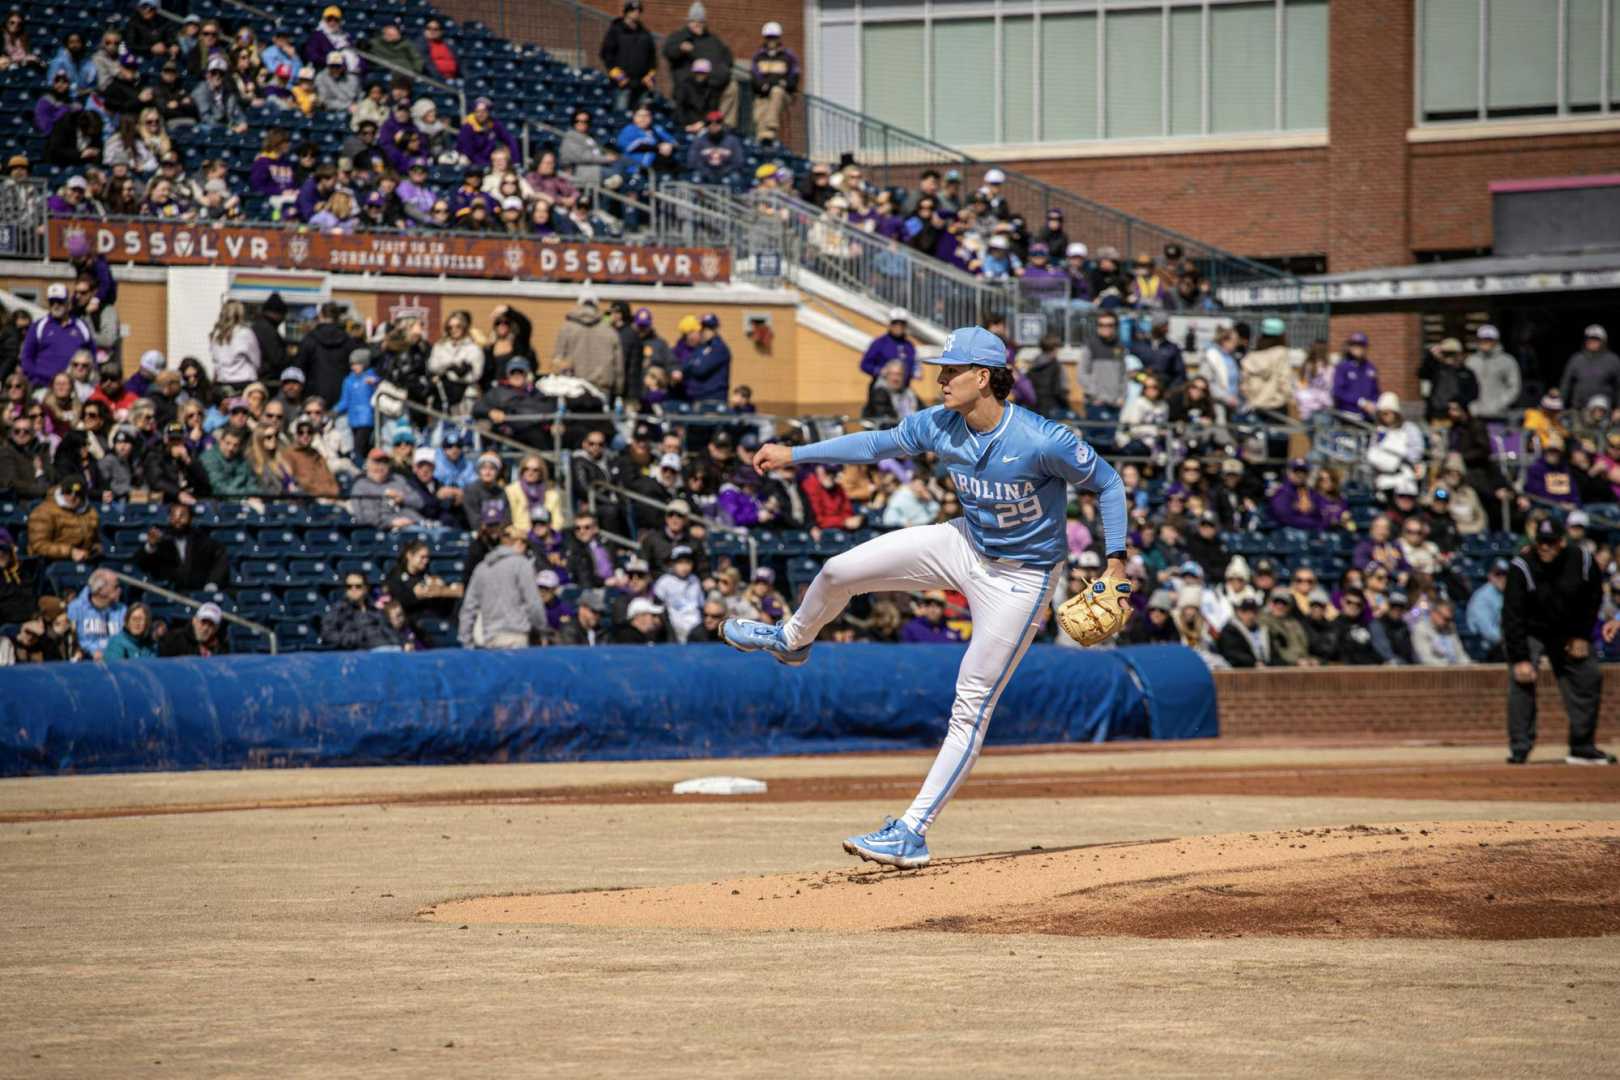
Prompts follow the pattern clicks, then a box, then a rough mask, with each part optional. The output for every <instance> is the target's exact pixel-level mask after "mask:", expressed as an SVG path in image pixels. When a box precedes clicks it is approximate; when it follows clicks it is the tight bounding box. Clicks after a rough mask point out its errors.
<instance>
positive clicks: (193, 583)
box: [135, 531, 231, 593]
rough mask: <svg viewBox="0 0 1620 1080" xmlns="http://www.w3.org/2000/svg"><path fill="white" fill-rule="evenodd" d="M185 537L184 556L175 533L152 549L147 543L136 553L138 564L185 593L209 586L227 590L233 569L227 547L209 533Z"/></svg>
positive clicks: (154, 577) (159, 579)
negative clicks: (227, 583) (148, 547)
mask: <svg viewBox="0 0 1620 1080" xmlns="http://www.w3.org/2000/svg"><path fill="white" fill-rule="evenodd" d="M184 540H185V542H186V551H185V554H184V555H182V554H181V553H180V545H179V544H178V543H176V537H175V535H174V534H173V533H171V534H169V535H168V536H165V537H163V538H162V539H161V540H159V541H158V542H157V544H156V545H155V546H154V547H153V548H152V550H150V551H148V550H147V549H146V545H144V544H143V545H141V549H140V550H139V551H137V552H136V553H135V565H136V566H138V567H140V568H141V572H142V573H143V574H146V575H147V576H148V577H150V578H152V579H154V580H156V581H160V582H162V583H164V584H166V585H169V586H171V587H173V588H175V589H178V590H180V591H181V592H188V593H189V592H196V591H198V590H199V589H202V588H203V587H204V586H205V585H213V586H216V587H217V588H221V589H223V588H224V587H225V585H226V582H227V581H228V579H229V578H230V571H231V565H230V556H229V555H228V554H227V553H226V551H225V546H224V545H223V544H221V543H219V541H217V540H214V539H212V538H211V537H210V536H209V535H208V534H207V533H205V532H198V531H191V532H188V533H186V534H185V536H184Z"/></svg>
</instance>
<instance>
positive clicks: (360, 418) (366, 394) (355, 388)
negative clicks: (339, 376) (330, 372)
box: [332, 368, 380, 428]
mask: <svg viewBox="0 0 1620 1080" xmlns="http://www.w3.org/2000/svg"><path fill="white" fill-rule="evenodd" d="M379 381H380V380H379V379H378V378H377V373H376V372H375V371H373V370H371V369H370V368H366V370H364V371H361V372H353V371H351V372H349V374H348V375H346V376H344V378H343V390H342V392H341V393H339V394H338V398H337V401H336V402H334V403H333V405H332V413H333V415H335V416H347V417H348V418H349V427H350V428H368V427H374V426H375V425H376V423H377V415H376V412H375V411H374V410H373V409H372V407H371V397H372V395H373V394H374V393H376V390H377V383H378V382H379Z"/></svg>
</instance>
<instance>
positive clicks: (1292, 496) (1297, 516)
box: [1271, 458, 1327, 532]
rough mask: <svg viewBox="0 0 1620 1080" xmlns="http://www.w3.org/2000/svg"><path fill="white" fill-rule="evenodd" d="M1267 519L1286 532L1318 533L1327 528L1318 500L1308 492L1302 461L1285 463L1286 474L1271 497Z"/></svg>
mask: <svg viewBox="0 0 1620 1080" xmlns="http://www.w3.org/2000/svg"><path fill="white" fill-rule="evenodd" d="M1271 516H1272V517H1273V518H1275V519H1276V521H1277V524H1279V525H1282V526H1284V527H1286V528H1290V529H1308V530H1310V531H1311V532H1319V531H1321V530H1322V529H1325V528H1327V522H1326V521H1324V520H1323V511H1322V498H1321V496H1319V495H1318V494H1317V493H1316V492H1314V491H1312V490H1311V484H1310V468H1309V466H1307V465H1306V464H1305V459H1304V458H1295V459H1294V460H1292V461H1290V462H1289V463H1288V473H1287V476H1286V477H1285V478H1284V479H1283V482H1282V483H1280V484H1278V485H1277V490H1276V491H1274V492H1273V493H1272V495H1271Z"/></svg>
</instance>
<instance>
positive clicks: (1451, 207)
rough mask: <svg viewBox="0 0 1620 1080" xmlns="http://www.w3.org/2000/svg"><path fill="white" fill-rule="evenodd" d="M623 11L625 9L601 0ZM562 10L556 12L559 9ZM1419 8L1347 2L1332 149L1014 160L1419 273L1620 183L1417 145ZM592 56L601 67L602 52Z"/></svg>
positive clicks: (757, 14)
mask: <svg viewBox="0 0 1620 1080" xmlns="http://www.w3.org/2000/svg"><path fill="white" fill-rule="evenodd" d="M588 3H589V4H590V6H592V7H595V8H597V9H599V10H603V11H608V12H610V13H611V14H615V15H616V14H618V12H619V6H618V4H617V3H616V0H588ZM646 3H647V7H646V13H647V21H648V24H649V25H650V26H652V27H653V28H654V29H655V30H657V31H659V32H664V33H667V32H669V31H671V30H674V29H676V28H677V27H679V26H680V24H681V22H682V21H683V20H684V18H685V15H686V10H687V7H688V0H646ZM706 6H707V8H708V15H709V21H710V26H711V28H712V29H713V30H714V31H715V32H716V33H719V34H720V35H722V36H723V37H725V38H726V40H727V41H728V42H729V43H730V45H731V47H732V50H733V52H734V53H735V54H736V55H737V57H738V58H739V59H742V60H746V58H747V57H748V56H750V55H752V53H753V50H754V49H755V48H756V47H757V45H758V39H759V27H760V25H761V24H762V23H763V22H765V21H766V20H767V19H775V20H776V21H778V22H780V23H781V24H782V27H783V31H784V39H785V41H786V42H787V44H788V46H789V47H790V48H792V49H793V50H794V51H795V52H797V53H798V54H799V56H800V57H801V58H804V59H805V60H806V63H807V64H809V63H811V62H812V61H811V60H810V58H809V57H808V56H807V55H806V49H805V24H804V9H803V6H802V5H793V4H789V5H783V4H765V3H756V2H754V0H745V2H743V3H735V2H728V0H715V2H714V3H708V4H706ZM444 7H445V8H446V10H448V11H450V12H452V13H453V14H455V15H458V16H461V17H474V18H480V19H483V20H484V21H486V22H488V23H490V24H491V25H492V26H497V27H499V26H500V21H499V17H498V16H499V14H500V13H501V12H504V13H505V14H506V19H507V24H506V31H507V32H508V33H510V34H512V35H513V36H517V37H526V38H529V39H531V40H540V41H544V40H546V37H545V33H544V32H543V30H541V29H536V28H534V27H531V26H529V25H528V23H529V22H532V20H533V19H534V18H535V17H537V16H539V14H540V12H541V9H536V13H535V15H520V14H517V13H519V12H522V11H523V10H524V8H523V5H521V4H518V3H515V2H503V0H449V2H447V3H446V4H444ZM544 10H547V11H549V6H548V7H547V8H546V9H544ZM1414 15H1415V5H1414V3H1413V0H1332V5H1331V10H1330V14H1329V31H1328V33H1329V48H1328V57H1329V61H1328V62H1329V83H1328V87H1329V93H1328V143H1327V145H1326V146H1325V147H1320V146H1318V147H1307V148H1304V149H1297V150H1269V149H1268V150H1246V151H1223V152H1211V153H1193V154H1163V155H1151V156H1144V155H1140V154H1134V155H1123V156H1119V157H1096V156H1088V157H1076V158H1066V159H1045V160H1027V161H1010V162H1007V163H1006V164H1007V165H1008V166H1010V167H1012V168H1015V169H1017V170H1019V171H1021V172H1025V173H1028V174H1029V175H1031V176H1034V177H1037V178H1038V179H1041V180H1044V181H1047V182H1048V183H1051V184H1054V185H1056V186H1058V187H1062V188H1066V189H1068V190H1071V191H1073V192H1075V193H1076V194H1079V195H1082V196H1085V197H1087V198H1091V199H1095V200H1096V201H1098V202H1101V203H1104V204H1106V205H1109V206H1113V207H1116V208H1118V209H1120V210H1124V211H1126V212H1127V213H1131V214H1135V215H1137V216H1139V217H1142V218H1145V219H1147V220H1149V221H1152V222H1154V223H1156V224H1159V225H1163V226H1165V227H1167V228H1171V229H1174V230H1176V231H1178V232H1182V233H1185V234H1187V235H1189V236H1193V237H1196V238H1198V239H1200V240H1203V241H1205V242H1207V243H1210V244H1213V245H1215V246H1218V247H1223V248H1226V249H1228V250H1231V251H1235V252H1237V253H1239V254H1243V255H1250V256H1258V257H1271V256H1284V255H1325V256H1326V257H1327V263H1328V269H1329V270H1330V271H1347V270H1359V269H1366V268H1370V267H1377V266H1391V265H1401V264H1404V263H1409V262H1412V261H1413V260H1414V257H1415V253H1417V252H1428V251H1460V250H1467V249H1476V248H1488V247H1489V246H1490V244H1491V216H1490V193H1489V190H1488V185H1489V184H1490V182H1491V181H1493V180H1504V179H1513V178H1529V177H1542V176H1567V175H1581V174H1596V173H1608V172H1615V171H1620V132H1605V133H1598V134H1578V135H1576V134H1564V135H1558V134H1555V135H1545V136H1537V137H1525V138H1491V139H1479V140H1473V141H1457V142H1434V143H1409V142H1408V140H1407V133H1408V131H1409V130H1410V129H1411V128H1412V126H1413V119H1414V100H1413V93H1414V84H1415V75H1416V72H1415V70H1414V51H1415V50H1414V48H1413V41H1414V26H1413V22H1414ZM586 51H587V53H588V54H589V55H590V56H592V57H594V55H595V43H589V46H588V48H587V50H586ZM1352 329H1360V330H1365V331H1366V332H1367V333H1368V334H1369V335H1370V336H1371V337H1372V339H1373V355H1374V359H1375V360H1376V361H1377V362H1378V363H1379V365H1380V367H1381V368H1382V370H1383V371H1384V373H1385V382H1386V384H1387V385H1391V386H1393V387H1394V388H1396V389H1398V390H1400V392H1401V393H1403V394H1406V395H1410V394H1413V393H1415V392H1416V389H1417V385H1416V384H1417V380H1416V364H1417V355H1418V349H1419V332H1420V326H1419V319H1418V317H1417V316H1407V315H1377V316H1361V315H1353V314H1352V315H1344V316H1341V317H1336V318H1335V319H1334V327H1333V332H1334V337H1335V338H1338V339H1342V338H1343V337H1344V335H1345V334H1347V333H1348V332H1349V331H1350V330H1352Z"/></svg>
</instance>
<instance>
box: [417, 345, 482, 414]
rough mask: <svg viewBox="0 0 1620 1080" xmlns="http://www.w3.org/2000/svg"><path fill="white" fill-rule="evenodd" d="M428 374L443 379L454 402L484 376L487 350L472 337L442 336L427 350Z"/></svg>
mask: <svg viewBox="0 0 1620 1080" xmlns="http://www.w3.org/2000/svg"><path fill="white" fill-rule="evenodd" d="M428 374H430V375H432V376H434V377H436V378H438V379H439V380H441V381H442V382H443V383H444V385H445V392H446V394H447V395H448V396H449V397H450V399H451V401H452V403H454V402H456V401H460V400H461V398H462V397H463V396H464V395H465V394H466V391H467V388H468V387H469V386H477V385H478V384H479V381H480V380H481V379H482V378H483V376H484V350H483V349H482V348H480V347H479V345H478V343H477V342H476V341H474V340H473V339H472V338H470V337H464V338H462V339H461V340H460V341H452V340H451V339H450V338H440V339H439V341H438V343H437V344H436V345H434V346H433V351H432V352H431V353H429V354H428Z"/></svg>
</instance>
